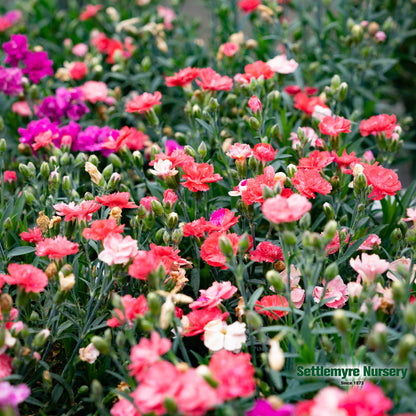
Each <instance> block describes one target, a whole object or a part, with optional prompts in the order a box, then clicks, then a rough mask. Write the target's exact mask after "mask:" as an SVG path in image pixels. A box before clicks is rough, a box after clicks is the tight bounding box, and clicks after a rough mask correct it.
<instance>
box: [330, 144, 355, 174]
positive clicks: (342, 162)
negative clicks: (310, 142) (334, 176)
mask: <svg viewBox="0 0 416 416" xmlns="http://www.w3.org/2000/svg"><path fill="white" fill-rule="evenodd" d="M332 156H333V157H334V161H335V163H336V164H337V165H338V167H339V169H341V170H342V172H345V173H351V174H352V170H351V169H348V167H352V168H353V167H354V165H355V164H356V163H360V161H361V159H360V158H358V157H357V156H356V155H355V152H351V153H350V154H348V153H347V151H346V150H345V149H344V150H343V152H342V155H341V156H338V155H337V154H336V152H335V151H332Z"/></svg>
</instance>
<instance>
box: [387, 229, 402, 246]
mask: <svg viewBox="0 0 416 416" xmlns="http://www.w3.org/2000/svg"><path fill="white" fill-rule="evenodd" d="M402 239H403V234H402V231H401V230H400V228H395V229H394V230H393V231H392V233H391V234H390V242H391V243H392V244H396V243H397V242H398V241H402Z"/></svg>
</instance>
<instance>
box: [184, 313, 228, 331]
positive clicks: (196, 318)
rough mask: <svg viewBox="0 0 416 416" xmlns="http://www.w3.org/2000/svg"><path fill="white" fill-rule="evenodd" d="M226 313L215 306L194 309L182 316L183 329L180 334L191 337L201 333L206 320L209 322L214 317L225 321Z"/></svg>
mask: <svg viewBox="0 0 416 416" xmlns="http://www.w3.org/2000/svg"><path fill="white" fill-rule="evenodd" d="M228 315H229V313H228V312H224V313H222V312H221V310H220V309H219V308H217V307H215V308H204V309H196V310H194V311H192V312H190V313H188V314H187V315H184V316H183V317H182V320H181V322H182V326H183V329H184V332H183V334H182V335H184V336H185V337H193V336H195V335H198V334H202V333H203V332H204V327H205V325H206V324H207V323H208V322H211V321H213V320H214V319H221V320H223V321H225V320H226V319H227V317H228Z"/></svg>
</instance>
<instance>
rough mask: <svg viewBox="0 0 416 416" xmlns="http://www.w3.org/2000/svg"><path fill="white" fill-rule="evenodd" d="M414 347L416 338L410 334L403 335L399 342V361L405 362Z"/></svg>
mask: <svg viewBox="0 0 416 416" xmlns="http://www.w3.org/2000/svg"><path fill="white" fill-rule="evenodd" d="M415 346H416V338H415V336H414V335H412V334H405V335H404V336H402V337H401V338H400V341H399V346H398V350H399V359H400V360H401V361H405V360H406V359H407V357H408V355H409V353H410V351H412V350H413V349H414V348H415Z"/></svg>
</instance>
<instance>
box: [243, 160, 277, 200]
mask: <svg viewBox="0 0 416 416" xmlns="http://www.w3.org/2000/svg"><path fill="white" fill-rule="evenodd" d="M277 182H278V179H276V174H275V172H274V169H273V167H272V166H266V167H265V168H264V171H263V174H262V175H258V176H256V177H255V178H250V179H248V180H247V182H246V184H245V189H243V190H242V192H241V199H242V200H243V202H245V203H246V204H247V205H251V204H254V203H255V202H260V203H263V202H264V199H263V186H265V185H266V186H268V187H269V188H270V189H273V188H274V186H275V185H276V183H277ZM282 185H283V184H282Z"/></svg>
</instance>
